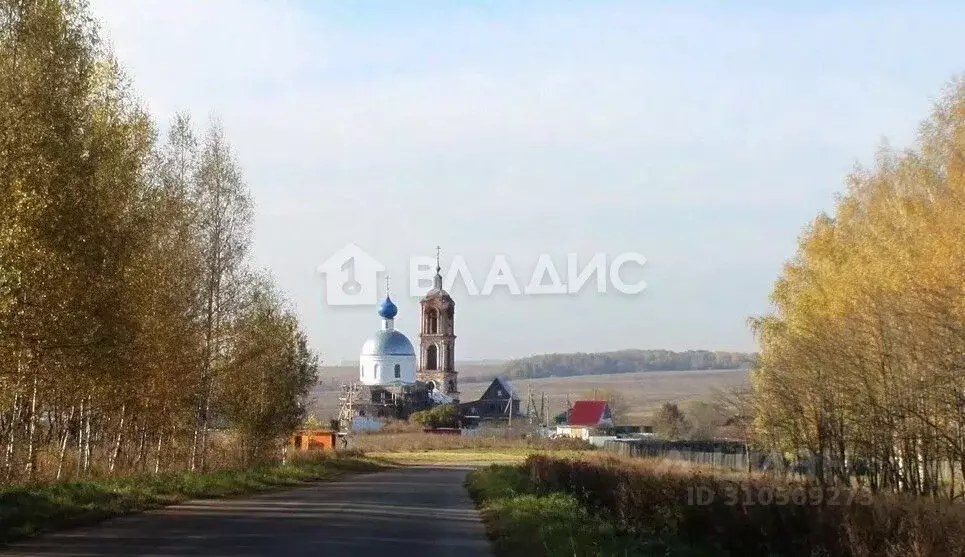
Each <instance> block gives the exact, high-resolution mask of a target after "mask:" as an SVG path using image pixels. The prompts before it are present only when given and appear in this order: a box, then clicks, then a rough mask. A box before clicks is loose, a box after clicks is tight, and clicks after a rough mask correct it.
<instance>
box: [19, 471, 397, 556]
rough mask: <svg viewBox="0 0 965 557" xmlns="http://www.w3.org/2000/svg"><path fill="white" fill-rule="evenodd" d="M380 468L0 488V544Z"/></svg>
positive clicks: (133, 478)
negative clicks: (187, 503) (193, 502)
mask: <svg viewBox="0 0 965 557" xmlns="http://www.w3.org/2000/svg"><path fill="white" fill-rule="evenodd" d="M381 468H383V465H382V464H380V463H378V462H375V461H373V460H372V459H366V458H361V457H325V456H323V455H317V456H313V457H305V458H299V459H296V460H295V461H293V462H292V463H290V464H288V465H286V466H273V467H263V468H254V469H245V470H220V471H217V472H211V473H206V474H199V473H191V472H180V473H165V474H159V475H156V476H155V475H150V476H128V477H118V478H100V479H93V480H89V481H75V482H63V483H49V484H39V485H17V486H10V487H0V546H2V545H5V544H8V543H10V542H12V541H15V540H18V539H22V538H25V537H29V536H33V535H36V534H38V533H41V532H46V531H51V530H57V529H60V528H65V527H71V526H77V525H81V524H89V523H92V522H96V521H99V520H103V519H106V518H110V517H113V516H119V515H123V514H129V513H133V512H139V511H143V510H146V509H151V508H156V507H160V506H164V505H170V504H173V503H177V502H180V501H185V500H189V499H213V498H221V497H232V496H239V495H246V494H252V493H260V492H264V491H270V490H276V489H282V488H288V487H296V486H299V485H304V484H306V483H309V482H315V481H322V480H330V479H334V478H338V477H341V476H344V475H345V474H349V473H356V472H367V471H375V470H379V469H381Z"/></svg>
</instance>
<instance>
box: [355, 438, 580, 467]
mask: <svg viewBox="0 0 965 557" xmlns="http://www.w3.org/2000/svg"><path fill="white" fill-rule="evenodd" d="M350 446H351V447H352V448H355V449H358V450H360V451H364V452H365V454H366V455H368V456H371V457H373V458H378V459H380V460H382V461H385V462H389V463H392V464H398V465H405V464H456V463H458V464H495V463H503V464H505V463H520V462H523V461H525V460H526V457H528V456H529V455H532V454H541V453H551V454H553V455H554V456H560V457H568V458H579V457H581V456H582V455H583V454H585V453H588V452H593V450H594V448H593V447H592V446H590V445H588V444H586V443H584V442H582V441H578V440H575V439H524V438H522V437H509V436H472V437H470V436H462V435H440V434H431V433H423V432H418V433H392V434H386V433H372V434H363V435H356V436H354V437H353V438H352V440H351V441H350Z"/></svg>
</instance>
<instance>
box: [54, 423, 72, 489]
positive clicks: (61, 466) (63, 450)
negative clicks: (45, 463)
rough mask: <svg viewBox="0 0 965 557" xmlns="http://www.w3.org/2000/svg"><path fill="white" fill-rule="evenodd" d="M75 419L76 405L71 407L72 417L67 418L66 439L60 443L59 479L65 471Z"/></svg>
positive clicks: (65, 426)
mask: <svg viewBox="0 0 965 557" xmlns="http://www.w3.org/2000/svg"><path fill="white" fill-rule="evenodd" d="M73 419H74V405H73V404H72V405H71V406H70V415H69V416H68V417H67V423H66V424H64V438H63V439H61V441H60V457H59V458H58V460H57V479H58V480H59V479H60V476H61V474H62V473H63V471H64V455H65V454H66V453H67V438H68V437H70V422H71V420H73Z"/></svg>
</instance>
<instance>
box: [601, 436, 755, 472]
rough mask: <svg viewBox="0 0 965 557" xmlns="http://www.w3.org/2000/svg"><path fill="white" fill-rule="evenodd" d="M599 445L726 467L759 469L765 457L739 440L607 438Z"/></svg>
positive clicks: (641, 455)
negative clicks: (608, 439) (735, 441)
mask: <svg viewBox="0 0 965 557" xmlns="http://www.w3.org/2000/svg"><path fill="white" fill-rule="evenodd" d="M603 449H604V450H605V451H608V452H612V453H616V454H618V455H621V456H627V457H635V458H653V459H661V460H669V461H675V462H687V463H691V464H697V465H703V466H710V467H712V468H719V469H729V470H741V471H745V470H761V469H763V468H764V467H765V466H766V459H765V458H763V457H762V456H761V455H760V453H757V452H756V451H748V450H747V449H746V447H745V446H744V444H743V443H734V442H728V441H714V442H700V441H698V442H691V441H662V440H656V439H634V440H619V441H607V442H606V443H604V445H603Z"/></svg>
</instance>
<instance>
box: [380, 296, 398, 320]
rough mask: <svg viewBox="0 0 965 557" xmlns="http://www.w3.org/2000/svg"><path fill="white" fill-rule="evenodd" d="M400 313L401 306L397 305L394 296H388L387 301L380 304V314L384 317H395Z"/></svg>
mask: <svg viewBox="0 0 965 557" xmlns="http://www.w3.org/2000/svg"><path fill="white" fill-rule="evenodd" d="M398 314H399V308H397V307H395V303H393V302H392V298H389V297H388V296H386V297H385V301H383V302H382V303H381V304H379V316H380V317H382V318H383V319H395V316H396V315H398Z"/></svg>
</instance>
